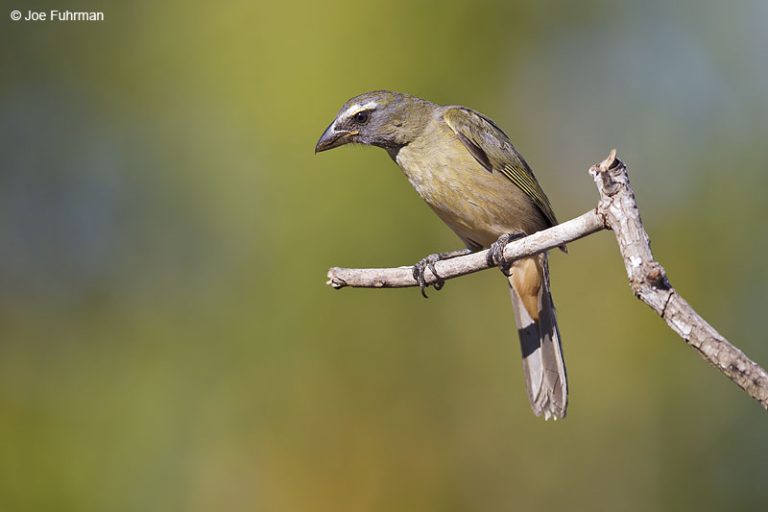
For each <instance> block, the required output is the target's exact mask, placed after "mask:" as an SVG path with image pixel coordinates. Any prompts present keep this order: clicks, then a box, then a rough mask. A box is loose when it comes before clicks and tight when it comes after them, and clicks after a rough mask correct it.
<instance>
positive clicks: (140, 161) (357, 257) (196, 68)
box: [0, 0, 768, 512]
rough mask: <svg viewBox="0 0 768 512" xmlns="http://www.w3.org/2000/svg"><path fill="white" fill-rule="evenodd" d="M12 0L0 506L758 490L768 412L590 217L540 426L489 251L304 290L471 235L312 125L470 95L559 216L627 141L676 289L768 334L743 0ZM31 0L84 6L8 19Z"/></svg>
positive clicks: (734, 496) (735, 334) (745, 327)
mask: <svg viewBox="0 0 768 512" xmlns="http://www.w3.org/2000/svg"><path fill="white" fill-rule="evenodd" d="M22 3H23V4H26V5H20V4H22ZM2 5H3V9H2V12H1V13H0V14H2V16H3V18H4V19H3V21H2V22H1V23H2V28H1V29H0V76H1V77H2V79H1V80H0V162H1V163H0V509H1V510H7V511H32V510H35V511H36V510H56V511H78V512H82V511H155V510H157V511H169V510H180V511H209V510H227V511H266V512H271V511H276V512H286V511H287V512H292V511H302V512H303V511H334V512H336V511H360V510H365V511H392V510H397V511H424V510H436V511H465V510H541V511H545V510H628V511H631V510H638V511H647V510H681V509H687V510H701V511H704V510H759V509H765V507H767V506H768V486H767V485H766V484H767V483H768V465H766V463H765V461H766V460H768V417H767V416H766V414H765V412H764V411H762V410H761V409H760V408H759V406H758V405H757V404H756V403H754V402H753V401H752V400H750V399H749V398H748V397H747V396H746V395H744V394H743V393H742V392H741V391H740V390H738V388H736V387H735V386H734V385H733V384H731V383H730V382H728V381H727V380H726V379H725V378H724V377H722V376H721V375H720V374H719V373H718V372H717V371H716V370H714V369H713V368H710V367H709V366H708V365H707V364H706V363H704V362H703V361H702V360H701V359H700V358H699V357H698V356H697V355H696V354H695V353H694V351H693V350H691V349H690V348H688V347H686V346H685V344H684V343H683V342H682V341H681V340H679V339H678V338H677V337H676V336H675V335H674V334H673V333H672V332H671V331H670V330H669V329H667V328H666V327H665V325H664V324H663V323H662V321H661V320H660V319H659V318H658V317H657V316H655V315H654V314H653V313H652V312H651V311H650V310H648V309H647V308H646V307H645V306H644V305H642V304H641V303H639V302H638V301H637V300H636V299H634V298H633V296H632V294H631V292H630V290H629V288H628V287H627V284H626V278H625V275H624V271H623V267H622V263H621V260H620V258H619V256H618V252H617V249H616V246H615V242H614V241H613V240H612V237H611V235H610V234H608V233H603V234H599V235H596V236H593V237H590V238H588V239H585V240H583V241H580V242H577V243H574V244H572V245H571V247H570V254H569V255H567V256H566V255H563V254H560V253H558V254H554V255H553V257H552V261H551V266H552V273H553V283H554V293H555V300H556V303H557V305H558V308H559V318H560V324H561V330H562V334H563V338H564V343H565V353H566V356H567V360H568V369H569V375H570V380H571V408H570V414H569V417H568V418H567V420H565V421H563V422H557V423H551V422H549V423H545V422H544V421H542V420H540V419H538V418H535V417H534V416H533V415H532V414H531V412H530V410H529V407H528V404H527V401H526V398H525V394H524V387H523V382H522V378H521V375H520V373H521V371H520V361H519V348H518V344H517V340H516V334H515V329H514V327H513V319H512V315H511V309H510V305H509V298H508V296H507V290H506V286H505V285H504V281H503V279H501V278H500V277H499V276H498V275H497V274H496V273H494V272H484V273H481V274H478V275H474V276H471V277H466V278H462V279H459V280H455V281H451V282H450V283H448V285H447V286H446V288H445V289H444V290H443V291H441V292H439V293H434V292H433V293H432V294H431V296H430V299H429V300H427V301H425V300H423V299H422V298H421V297H420V296H419V294H418V292H417V291H416V290H414V289H403V290H384V291H371V290H343V291H339V292H335V291H332V290H331V289H330V288H328V287H327V286H326V285H325V271H326V269H327V268H328V267H329V266H333V265H343V266H397V265H404V264H409V263H411V262H415V261H417V260H418V259H419V258H421V257H422V256H424V255H425V254H427V253H430V252H434V251H439V250H448V249H452V248H456V247H458V246H459V243H458V240H457V239H456V238H455V237H454V235H453V234H452V233H451V232H450V231H449V230H448V229H447V228H445V227H444V226H443V225H442V224H441V223H440V221H439V220H438V219H437V217H436V216H434V215H433V214H432V212H431V211H429V209H428V208H427V207H426V206H425V205H424V204H423V203H422V202H421V201H420V200H419V198H418V197H417V196H416V194H415V193H414V192H413V191H412V190H411V189H410V186H409V185H408V183H407V181H406V180H405V179H404V178H403V177H402V175H401V173H400V171H399V170H398V169H397V168H396V167H395V166H394V165H393V163H392V162H391V161H390V159H389V158H388V157H387V156H386V155H385V154H384V153H383V152H382V151H380V150H373V149H361V148H347V149H342V150H337V151H334V152H331V153H326V154H322V155H318V156H315V155H313V147H314V143H315V141H316V139H317V137H318V136H319V135H320V133H321V132H322V130H323V129H324V128H325V126H326V125H327V124H328V123H329V122H330V121H331V119H332V118H333V116H334V115H335V113H336V111H337V109H338V108H339V106H340V105H341V104H342V103H343V102H344V101H346V100H347V99H348V98H349V97H351V96H354V95H356V94H358V93H360V92H363V91H366V90H370V89H378V88H390V89H396V90H402V91H406V92H410V93H412V94H416V95H419V96H423V97H426V98H429V99H431V100H433V101H436V102H439V103H460V104H464V105H467V106H471V107H474V108H476V109H478V110H480V111H482V112H485V113H487V114H488V115H490V116H491V117H493V118H495V119H496V120H497V122H498V123H499V124H500V125H501V126H503V127H504V128H505V129H506V131H507V132H508V133H509V135H510V137H511V138H512V139H513V141H514V142H515V144H516V145H517V147H518V148H519V149H520V150H521V151H522V153H523V154H524V155H525V156H526V158H527V160H528V161H529V162H530V163H531V165H532V167H533V168H534V170H535V171H536V172H537V175H538V177H539V180H540V181H541V182H542V184H543V186H544V189H545V190H546V191H547V193H548V195H549V197H550V198H551V200H552V203H553V204H554V205H555V210H556V211H557V213H558V215H559V217H560V218H561V219H567V218H571V217H573V216H576V215H578V214H580V213H582V212H583V211H586V210H587V209H589V208H591V207H592V206H593V205H594V204H595V202H596V198H597V194H596V191H595V188H594V186H593V184H592V183H591V181H590V179H589V177H588V175H587V172H586V171H587V168H588V167H589V165H591V164H592V163H594V162H597V161H599V160H601V159H602V158H603V157H604V156H605V154H606V153H607V152H608V150H609V149H610V148H612V147H616V148H618V150H619V154H620V156H621V157H622V158H623V159H624V160H625V161H626V162H627V163H628V165H629V166H630V172H631V177H632V180H633V185H634V187H635V190H636V192H637V195H638V199H639V203H640V207H641V211H642V213H643V218H644V221H645V224H646V227H647V229H648V230H649V232H650V235H651V238H652V240H653V244H654V245H653V247H654V250H655V254H656V256H657V257H658V258H659V260H660V261H661V262H662V263H663V264H664V265H665V266H666V268H667V270H668V271H669V274H670V277H671V280H672V282H673V284H674V285H675V286H676V287H677V288H678V290H679V291H680V292H681V293H682V294H683V295H684V296H685V297H686V298H687V299H688V300H689V301H690V302H691V303H692V305H693V306H694V307H696V308H697V310H698V311H699V312H700V313H701V314H702V315H703V316H704V317H705V318H707V319H708V320H709V321H710V322H712V323H713V324H714V325H715V326H716V327H717V328H718V329H720V330H721V332H722V333H723V334H725V335H726V336H727V337H729V338H730V339H731V340H733V341H734V342H735V343H736V344H737V345H739V346H740V347H741V348H742V349H743V350H745V351H746V352H747V353H748V354H749V355H750V356H752V357H753V358H755V359H756V360H757V361H759V362H762V364H763V365H766V364H768V344H766V335H765V326H764V325H765V318H766V314H765V307H766V304H768V272H767V271H766V267H765V258H766V256H765V255H766V253H767V252H768V228H767V227H766V224H765V207H766V200H765V192H766V190H767V189H768V172H767V169H768V154H767V153H766V140H768V139H767V137H766V135H767V134H768V52H767V51H766V48H767V47H768V31H766V30H765V27H766V23H767V22H768V4H766V3H765V2H764V1H762V0H745V1H737V2H728V3H726V2H716V1H698V0H688V1H681V2H674V3H673V2H666V1H663V0H653V1H648V2H623V3H617V2H609V1H601V0H589V1H581V2H560V1H553V0H550V1H529V2H523V1H516V2H505V1H498V2H489V1H477V2H451V1H444V2H440V3H417V2H411V1H390V2H386V3H365V2H340V1H331V2H311V1H304V2H296V3H295V2H238V1H225V2H216V3H213V2H208V3H206V2H200V1H191V2H182V1H169V2H148V1H137V2H97V1H93V2H84V1H80V0H73V1H72V2H69V3H66V4H61V3H60V2H59V3H55V4H54V3H45V2H21V1H17V2H15V3H9V2H2ZM54 7H55V8H59V9H73V10H78V9H82V10H102V11H104V13H105V17H106V20H105V21H104V22H101V23H24V22H12V21H10V19H9V17H8V14H7V13H8V12H9V11H10V10H11V9H13V8H18V9H21V10H23V11H25V10H26V9H28V8H32V9H40V10H46V9H50V8H54Z"/></svg>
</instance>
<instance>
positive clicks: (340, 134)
mask: <svg viewBox="0 0 768 512" xmlns="http://www.w3.org/2000/svg"><path fill="white" fill-rule="evenodd" d="M335 125H336V121H334V122H332V123H331V124H330V126H328V128H326V129H325V131H324V132H323V134H322V135H321V136H320V140H318V141H317V145H316V146H315V153H321V152H323V151H328V150H329V149H333V148H337V147H339V146H343V145H344V144H346V143H347V142H349V140H350V138H351V137H353V136H355V135H357V134H358V133H359V132H357V131H349V130H337V129H336V126H335Z"/></svg>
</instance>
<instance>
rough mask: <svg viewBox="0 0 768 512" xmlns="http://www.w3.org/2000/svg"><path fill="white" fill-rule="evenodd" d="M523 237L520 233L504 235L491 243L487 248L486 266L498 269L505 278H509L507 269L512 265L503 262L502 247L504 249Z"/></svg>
mask: <svg viewBox="0 0 768 512" xmlns="http://www.w3.org/2000/svg"><path fill="white" fill-rule="evenodd" d="M525 237H526V234H525V233H523V232H522V231H515V232H512V233H504V234H503V235H501V236H500V237H499V239H498V240H496V241H495V242H493V243H492V244H491V246H490V247H489V248H488V257H487V259H486V261H487V262H488V266H489V267H499V270H501V272H502V273H503V274H504V275H505V276H509V268H510V267H511V266H512V264H511V263H507V262H506V261H504V247H506V246H507V244H508V243H509V242H512V241H514V240H518V239H520V238H525Z"/></svg>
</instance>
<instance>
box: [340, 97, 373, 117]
mask: <svg viewBox="0 0 768 512" xmlns="http://www.w3.org/2000/svg"><path fill="white" fill-rule="evenodd" d="M378 106H379V104H378V103H376V102H375V101H369V102H368V103H365V104H363V105H361V104H360V103H355V104H354V105H352V106H351V107H349V108H348V109H347V110H345V111H344V112H343V113H342V114H341V115H340V116H339V118H341V119H345V118H347V117H352V116H353V115H355V114H357V113H358V112H362V111H363V110H371V109H374V108H376V107H378Z"/></svg>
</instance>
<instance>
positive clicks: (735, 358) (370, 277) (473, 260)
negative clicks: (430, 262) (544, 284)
mask: <svg viewBox="0 0 768 512" xmlns="http://www.w3.org/2000/svg"><path fill="white" fill-rule="evenodd" d="M589 173H590V174H591V175H592V177H593V179H594V181H595V185H596V186H597V190H598V192H599V193H600V201H599V202H598V204H597V207H596V208H595V209H593V210H590V211H588V212H586V213H584V214H582V215H580V216H578V217H576V218H574V219H571V220H569V221H566V222H563V223H562V224H558V225H557V226H554V227H551V228H549V229H546V230H544V231H539V232H537V233H534V234H532V235H529V236H527V237H525V238H522V239H519V240H515V241H512V242H510V243H509V244H507V245H506V246H505V247H504V253H503V259H504V261H505V262H506V263H512V262H513V261H515V260H518V259H521V258H525V257H527V256H533V255H534V254H538V253H541V252H544V251H548V250H549V249H553V248H555V247H558V246H561V245H564V244H566V243H568V242H573V241H574V240H578V239H580V238H583V237H585V236H589V235H591V234H593V233H596V232H598V231H601V230H604V229H610V230H612V231H613V233H614V235H615V236H616V241H617V242H618V244H619V251H620V253H621V256H622V259H623V260H624V267H625V268H626V271H627V277H628V278H629V285H630V287H631V288H632V291H633V292H634V294H635V296H636V297H637V298H639V299H640V300H641V301H643V302H645V303H646V304H647V305H648V306H650V307H651V309H653V310H654V311H655V312H656V313H657V314H658V315H659V316H661V318H662V319H663V320H664V321H665V322H666V323H667V325H669V327H670V328H671V329H672V330H673V331H675V332H676V333H677V334H678V335H679V336H680V337H681V338H682V339H683V340H684V341H685V342H686V343H687V344H688V345H690V346H691V347H693V348H694V349H696V350H697V351H698V352H699V354H700V355H701V356H702V357H703V358H704V359H705V360H707V361H708V362H710V363H711V364H712V365H713V366H715V367H716V368H717V369H719V370H720V371H721V372H722V373H723V374H724V375H725V376H726V377H728V378H729V379H730V380H731V381H733V382H734V383H735V384H736V385H737V386H739V387H740V388H741V389H742V390H744V391H745V392H746V393H747V394H748V395H749V396H751V397H752V398H754V399H755V400H757V401H758V402H759V403H760V405H761V406H762V407H763V408H764V409H767V410H768V372H766V371H765V370H764V369H763V368H762V367H760V366H759V365H758V364H756V363H755V362H754V361H752V360H751V359H749V358H748V357H747V356H746V355H745V354H744V353H743V352H742V351H741V350H739V349H738V348H737V347H736V346H734V345H733V344H732V343H730V342H729V341H728V340H727V339H726V338H725V337H723V336H722V335H721V334H720V333H718V332H717V331H716V330H715V328H714V327H712V326H711V325H710V324H708V323H707V322H706V321H705V320H704V319H703V318H702V317H701V316H699V315H698V313H696V311H694V310H693V308H692V307H691V306H690V305H689V304H688V303H687V302H686V301H685V299H683V298H682V297H681V296H680V294H679V293H677V291H676V290H675V289H674V288H673V287H672V285H671V284H670V282H669V279H668V278H667V274H666V271H665V270H664V267H662V266H661V264H660V263H659V262H657V261H656V260H655V259H654V258H653V254H652V253H651V246H650V240H649V238H648V234H647V233H646V231H645V228H644V227H643V223H642V221H641V219H640V211H639V209H638V207H637V201H636V199H635V193H634V191H633V190H632V187H631V186H630V183H629V176H628V174H627V168H626V166H625V165H624V163H623V162H622V161H621V160H619V159H618V158H617V157H616V150H615V149H614V150H611V152H610V154H609V155H608V157H607V158H606V159H605V160H603V161H602V162H600V163H599V164H595V165H593V166H592V167H591V168H590V169H589ZM487 253H488V251H487V250H484V251H480V252H476V253H472V254H468V255H466V256H459V257H456V258H451V259H448V260H441V261H438V262H437V263H435V270H436V271H437V273H438V274H439V276H440V279H441V280H448V279H453V278H456V277H459V276H463V275H467V274H472V273H474V272H479V271H481V270H485V269H487V268H489V265H488V262H487ZM494 268H495V267H494ZM424 280H425V281H426V283H427V284H434V283H435V282H437V281H438V277H437V276H435V275H434V274H433V273H432V272H431V271H430V270H429V269H426V270H425V272H424ZM328 284H329V285H330V286H332V287H333V288H336V289H339V288H344V287H347V286H349V287H355V288H400V287H408V286H418V283H417V282H416V280H415V279H414V278H413V267H412V266H406V267H397V268H367V269H353V268H339V267H333V268H331V269H329V270H328Z"/></svg>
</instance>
